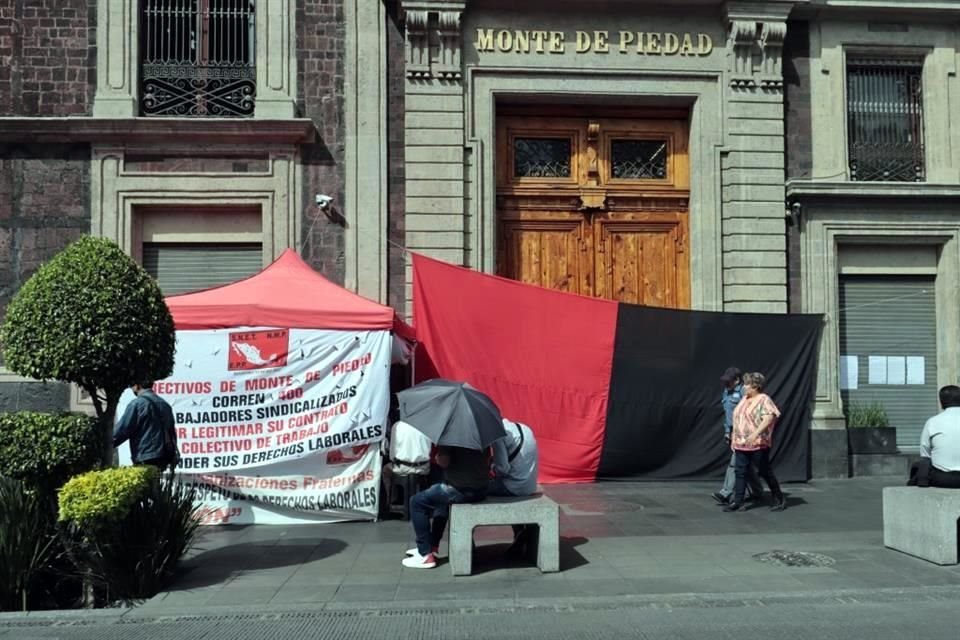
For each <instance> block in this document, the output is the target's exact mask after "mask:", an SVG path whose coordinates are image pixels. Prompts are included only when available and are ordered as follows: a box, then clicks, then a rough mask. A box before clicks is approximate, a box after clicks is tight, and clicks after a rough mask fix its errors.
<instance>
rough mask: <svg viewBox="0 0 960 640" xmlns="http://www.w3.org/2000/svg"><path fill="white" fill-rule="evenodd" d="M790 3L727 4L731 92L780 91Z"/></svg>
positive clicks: (736, 0) (752, 0) (750, 0)
mask: <svg viewBox="0 0 960 640" xmlns="http://www.w3.org/2000/svg"><path fill="white" fill-rule="evenodd" d="M794 4H795V2H794V0H727V3H726V5H725V9H726V15H727V20H728V24H729V35H728V38H727V56H728V59H729V65H728V69H727V70H728V74H729V79H730V87H731V89H733V90H735V91H746V92H750V91H756V90H760V91H766V92H779V91H782V90H783V67H782V62H781V61H782V59H783V41H784V39H785V38H786V35H787V23H786V20H787V16H788V15H789V13H790V10H791V9H792V8H793V5H794Z"/></svg>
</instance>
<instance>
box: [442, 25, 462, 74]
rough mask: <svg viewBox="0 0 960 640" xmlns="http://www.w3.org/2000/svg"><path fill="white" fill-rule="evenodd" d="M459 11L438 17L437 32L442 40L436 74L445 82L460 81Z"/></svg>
mask: <svg viewBox="0 0 960 640" xmlns="http://www.w3.org/2000/svg"><path fill="white" fill-rule="evenodd" d="M460 16H461V12H459V11H441V12H440V13H439V14H438V17H437V32H438V34H439V39H440V55H439V60H438V61H437V66H436V74H437V75H438V76H439V77H441V78H443V79H444V80H459V79H460V76H461V75H462V73H463V72H462V70H461V67H460V50H461V44H460V43H461V33H460Z"/></svg>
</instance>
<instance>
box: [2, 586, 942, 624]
mask: <svg viewBox="0 0 960 640" xmlns="http://www.w3.org/2000/svg"><path fill="white" fill-rule="evenodd" d="M958 598H960V585H950V586H934V587H913V588H886V589H838V590H831V591H816V592H809V591H807V592H803V591H787V592H741V593H729V594H715V593H672V594H648V595H645V594H636V595H626V596H585V597H580V598H572V597H561V598H557V597H544V598H536V597H525V598H520V599H515V598H501V599H485V600H475V601H471V602H470V603H469V604H464V603H463V602H462V601H456V600H445V601H437V600H410V601H404V602H397V601H387V602H375V601H369V602H343V603H326V604H323V605H320V606H317V605H316V604H297V605H271V606H269V607H267V608H263V609H261V610H260V611H259V612H256V613H253V612H251V608H250V606H239V605H224V606H222V607H218V606H203V607H196V608H183V607H178V608H176V609H174V608H171V609H170V610H168V611H165V610H163V609H161V608H157V609H154V610H151V611H145V612H143V613H142V614H140V613H138V609H137V608H129V607H128V608H117V609H100V610H90V611H87V610H83V609H70V610H65V611H38V612H29V613H26V614H24V613H19V612H7V613H3V614H0V628H3V627H24V626H27V627H30V626H41V625H49V626H85V625H93V624H98V623H100V624H111V623H113V624H126V623H147V622H152V623H159V622H172V621H184V620H190V619H205V618H211V617H215V618H226V619H228V618H237V619H256V620H274V619H283V618H287V617H302V616H304V615H313V616H318V617H322V616H324V615H334V616H336V615H343V616H350V617H379V616H384V617H393V616H411V615H421V614H424V613H430V614H433V615H480V614H490V613H502V612H505V611H521V610H522V611H538V610H539V611H557V612H574V611H590V610H615V609H623V608H641V609H684V608H728V607H729V608H737V607H758V606H759V607H769V606H778V605H781V606H782V605H803V606H810V605H816V604H833V605H836V604H863V603H892V602H915V601H944V600H950V601H955V600H957V599H958Z"/></svg>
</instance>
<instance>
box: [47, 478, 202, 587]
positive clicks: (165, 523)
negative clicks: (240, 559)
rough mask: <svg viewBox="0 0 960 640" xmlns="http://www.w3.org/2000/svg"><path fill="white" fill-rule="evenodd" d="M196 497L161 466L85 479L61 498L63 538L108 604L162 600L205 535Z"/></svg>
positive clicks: (70, 485)
mask: <svg viewBox="0 0 960 640" xmlns="http://www.w3.org/2000/svg"><path fill="white" fill-rule="evenodd" d="M197 508H198V505H197V502H196V492H195V491H194V489H192V488H190V487H184V486H182V485H180V484H179V483H177V482H175V481H173V480H171V479H170V478H162V479H159V478H158V477H157V471H156V469H154V468H153V467H132V468H131V467H127V468H123V469H108V470H106V471H96V472H92V473H88V474H85V475H84V476H80V477H78V478H75V479H74V480H71V481H70V482H68V483H67V484H66V485H65V486H64V488H63V490H62V491H61V492H60V517H61V520H64V521H66V524H65V526H63V527H61V534H62V539H63V540H64V544H65V546H66V548H67V549H68V555H69V556H70V558H71V560H72V562H73V563H74V565H75V567H76V569H77V571H78V573H80V574H81V575H83V576H84V578H85V579H86V580H87V582H88V584H89V585H90V586H92V587H94V589H95V591H96V599H97V600H98V601H99V602H102V603H115V602H118V601H120V602H128V603H129V602H136V601H138V600H143V599H145V598H150V597H152V596H154V595H156V594H157V593H158V592H159V591H160V590H161V589H162V588H163V587H164V586H165V585H166V584H167V583H168V582H169V581H170V579H171V578H172V577H173V575H174V572H175V570H176V566H177V563H178V562H179V561H180V558H182V557H183V555H184V554H185V553H186V552H187V551H188V550H189V549H190V547H191V545H192V544H193V541H194V538H195V537H196V534H197V527H198V525H199V520H198V517H197Z"/></svg>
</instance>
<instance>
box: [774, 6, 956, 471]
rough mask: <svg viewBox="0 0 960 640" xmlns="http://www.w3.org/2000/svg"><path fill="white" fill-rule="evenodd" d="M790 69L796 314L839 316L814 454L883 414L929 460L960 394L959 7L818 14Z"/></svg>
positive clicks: (860, 462) (797, 15)
mask: <svg viewBox="0 0 960 640" xmlns="http://www.w3.org/2000/svg"><path fill="white" fill-rule="evenodd" d="M785 55H786V62H785V80H786V102H787V119H786V131H787V146H786V149H787V183H786V184H787V204H788V207H789V211H790V212H791V217H792V222H793V223H794V224H793V225H792V226H791V229H790V234H789V237H790V242H789V253H790V261H789V262H790V277H789V282H790V285H791V286H790V301H791V305H790V306H791V310H793V311H803V312H813V313H822V314H824V316H825V318H826V324H825V330H824V335H823V339H822V342H821V351H820V360H819V367H820V369H819V372H818V377H817V399H816V405H815V409H814V424H813V429H814V430H813V433H814V435H815V436H816V437H818V438H819V439H817V438H815V445H816V444H819V445H820V449H821V450H822V451H828V450H832V451H838V452H842V451H843V449H844V446H843V445H844V444H845V443H844V437H845V434H844V424H845V417H844V414H845V413H849V411H850V410H851V408H854V407H856V406H861V407H863V406H870V405H875V404H879V405H881V406H882V407H883V408H884V409H885V411H886V413H887V414H888V416H889V418H890V421H891V426H895V427H897V441H898V445H899V446H900V448H901V450H903V451H913V452H915V451H916V450H917V447H918V446H919V433H920V430H921V429H922V427H923V423H924V421H925V420H926V418H927V417H928V416H929V415H931V414H933V413H935V412H936V411H937V410H938V406H937V388H938V387H939V386H941V385H944V384H956V383H957V382H958V380H960V343H958V339H957V327H958V326H960V297H958V291H957V283H958V282H960V279H958V278H960V273H958V269H960V243H958V236H957V232H958V228H960V217H958V212H960V209H958V206H960V144H958V143H960V109H958V108H957V100H958V98H960V80H958V78H957V65H958V63H960V3H956V2H926V1H922V0H920V1H916V2H913V1H898V2H870V1H867V0H864V1H862V2H841V1H834V0H823V1H820V2H810V3H805V5H801V6H798V7H797V8H795V10H794V12H793V13H792V14H791V20H790V21H789V22H788V37H787V47H786V54H785ZM815 449H816V447H815ZM846 462H847V461H846V458H845V456H842V455H837V456H834V457H831V458H829V459H827V460H825V461H824V465H825V466H824V468H823V469H822V470H821V471H822V472H823V473H829V474H836V475H846V472H847V468H846ZM851 462H852V464H853V468H852V469H851V470H852V471H853V472H854V473H857V472H858V471H859V470H860V467H866V466H867V460H865V459H863V457H862V456H857V455H853V456H851ZM887 471H888V472H897V473H899V472H901V471H902V467H901V466H899V465H894V466H892V467H890V468H888V469H887Z"/></svg>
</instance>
